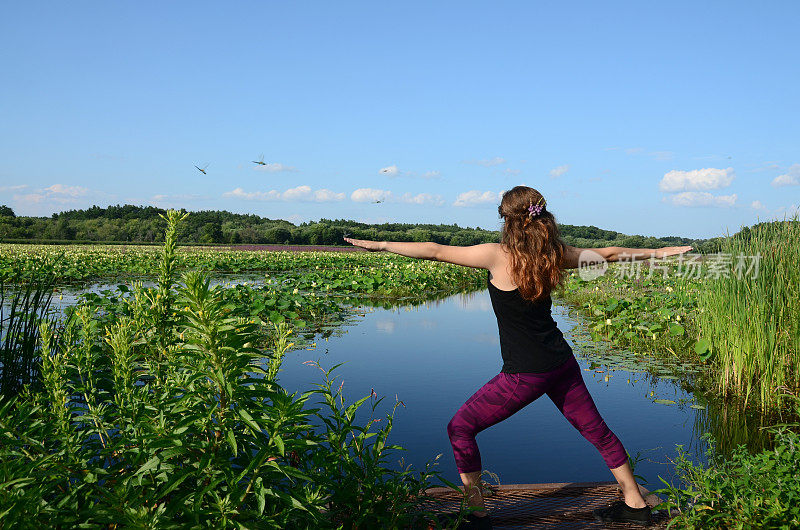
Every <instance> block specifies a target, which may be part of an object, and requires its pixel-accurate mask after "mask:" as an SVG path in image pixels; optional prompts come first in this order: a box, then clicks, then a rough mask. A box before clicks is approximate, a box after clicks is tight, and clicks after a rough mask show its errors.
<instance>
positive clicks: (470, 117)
mask: <svg viewBox="0 0 800 530" xmlns="http://www.w3.org/2000/svg"><path fill="white" fill-rule="evenodd" d="M798 16H800V4H798V3H796V2H788V1H787V2H768V3H755V2H730V1H728V2H677V1H674V2H662V3H659V4H655V3H651V2H648V3H644V2H603V3H600V2H585V3H583V2H547V3H543V2H493V3H489V2H410V1H409V2H403V3H394V4H392V5H388V4H385V3H377V2H252V3H248V2H128V3H124V4H123V3H120V2H88V1H87V2H70V3H64V2H36V1H32V2H14V3H8V4H6V5H5V6H4V8H3V12H2V17H0V68H2V72H3V76H2V77H3V82H2V83H0V116H2V119H0V203H5V204H8V205H9V206H11V207H12V208H14V210H15V211H16V212H17V213H18V214H26V215H49V214H51V213H52V212H54V211H61V210H65V209H72V208H83V207H87V206H89V205H92V204H99V205H102V206H105V205H108V204H118V203H119V204H122V203H133V204H154V205H158V206H164V207H185V208H187V209H190V210H200V209H227V210H230V211H234V212H250V213H256V214H259V215H263V216H266V217H270V218H284V219H289V220H291V221H293V222H300V221H308V220H316V219H319V218H321V217H325V218H346V219H356V220H362V221H365V222H384V221H399V222H431V223H447V224H451V223H458V224H459V225H462V226H480V227H483V228H492V229H494V228H497V227H498V224H499V219H498V216H497V209H496V205H497V203H498V193H499V192H501V191H502V190H505V189H508V188H510V187H512V186H514V185H516V184H526V185H529V186H533V187H535V188H537V189H539V190H540V191H541V192H542V193H543V194H544V195H545V197H546V198H547V199H548V207H549V209H550V210H551V211H553V212H554V213H555V215H556V216H557V218H558V220H559V221H560V222H563V223H569V224H592V225H596V226H600V227H602V228H606V229H612V230H618V231H621V232H625V233H641V234H644V235H656V236H665V235H685V236H689V237H710V236H714V235H718V234H721V233H724V232H725V230H726V229H727V230H730V231H735V230H737V229H738V228H739V227H740V226H741V225H749V224H752V223H754V222H757V220H759V219H762V220H763V219H769V218H773V217H776V216H777V217H779V218H782V217H783V216H784V215H785V214H786V213H788V212H791V211H794V210H796V209H797V205H798V204H800V149H799V146H800V128H798V123H799V122H800V119H799V118H800V97H798V93H799V92H800V63H799V62H798V60H797V53H798V41H797V37H796V29H797V28H796V21H797V20H798ZM792 35H795V37H792ZM262 154H263V156H264V162H265V163H267V165H265V166H258V165H256V164H253V163H252V161H253V160H259V157H260V156H261V155H262ZM194 164H197V165H199V166H200V167H204V166H205V165H206V164H208V169H207V174H206V175H203V174H201V173H200V172H199V171H197V170H196V169H195V168H194V167H193V166H194ZM376 200H382V202H380V203H376V202H374V201H376Z"/></svg>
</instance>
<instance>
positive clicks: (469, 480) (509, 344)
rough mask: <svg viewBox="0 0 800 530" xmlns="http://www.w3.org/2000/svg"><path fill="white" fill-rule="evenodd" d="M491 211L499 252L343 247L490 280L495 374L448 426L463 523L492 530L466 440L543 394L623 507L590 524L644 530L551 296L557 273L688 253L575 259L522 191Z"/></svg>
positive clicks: (637, 496) (428, 246)
mask: <svg viewBox="0 0 800 530" xmlns="http://www.w3.org/2000/svg"><path fill="white" fill-rule="evenodd" d="M498 211H499V213H500V217H502V218H503V219H504V221H505V222H504V223H503V227H502V231H501V242H500V243H486V244H482V245H474V246H470V247H457V246H447V245H439V244H437V243H403V242H393V241H365V240H358V239H352V238H345V240H346V241H347V242H348V243H351V244H353V245H356V246H359V247H363V248H365V249H368V250H385V251H388V252H393V253H395V254H400V255H403V256H409V257H412V258H422V259H433V260H437V261H445V262H448V263H454V264H456V265H463V266H466V267H475V268H481V269H487V270H488V271H489V273H488V279H487V284H488V289H489V295H490V298H491V301H492V307H493V309H494V312H495V315H496V316H497V323H498V329H499V332H500V352H501V355H502V358H503V368H502V371H501V373H500V374H499V375H497V376H496V377H494V378H493V379H492V380H490V381H489V382H488V383H486V385H484V386H483V387H482V388H481V389H480V390H478V391H477V392H476V393H475V394H474V395H473V396H472V397H471V398H469V400H467V402H466V403H464V405H462V406H461V408H460V409H459V410H458V412H457V413H456V415H455V416H454V417H453V419H452V420H451V421H450V423H449V424H448V426H447V433H448V435H449V437H450V442H451V444H452V446H453V454H454V456H455V460H456V465H457V467H458V470H459V473H460V475H461V481H462V482H463V483H464V486H465V490H466V492H467V496H468V503H469V505H470V506H473V507H477V508H478V509H477V510H476V511H474V512H473V513H472V514H471V515H470V516H469V517H468V521H469V524H470V525H471V526H473V527H475V528H479V527H489V528H490V527H491V524H490V523H489V518H488V515H487V512H486V509H485V505H484V502H483V497H482V495H481V491H480V487H479V484H480V476H481V470H482V467H481V459H480V452H479V451H478V446H477V444H476V443H475V435H476V434H477V433H479V432H481V431H482V430H484V429H486V428H487V427H490V426H492V425H495V424H496V423H498V422H500V421H502V420H504V419H506V418H508V417H509V416H511V415H512V414H514V413H515V412H517V411H519V410H520V409H522V408H523V407H524V406H526V405H527V404H529V403H531V402H532V401H534V400H535V399H537V398H539V397H540V396H541V395H542V394H547V396H548V397H549V398H550V399H551V400H552V401H553V403H554V404H555V405H556V407H558V409H559V410H560V411H561V412H562V413H563V414H564V416H565V417H566V418H567V420H569V422H570V423H571V424H572V425H573V426H574V427H575V428H576V429H578V431H579V432H580V433H581V434H582V435H583V436H584V437H585V438H586V439H587V440H589V442H591V443H592V444H593V445H594V446H595V447H596V448H597V449H598V450H599V451H600V454H601V455H602V457H603V459H604V460H605V463H606V465H608V467H609V469H610V470H611V473H612V474H613V475H614V478H616V480H617V482H619V485H620V486H621V488H622V492H623V494H624V497H625V500H624V501H619V502H617V503H615V504H613V505H612V506H611V507H609V508H605V509H603V510H595V518H597V519H598V520H600V521H603V522H640V523H647V522H648V520H649V517H650V508H648V507H647V505H646V503H645V501H644V499H643V498H642V495H641V493H640V491H639V487H638V485H637V484H636V481H635V480H634V478H633V472H632V471H631V467H630V464H629V463H628V458H627V453H626V451H625V449H624V447H623V446H622V444H621V443H620V441H619V439H617V437H616V436H615V435H614V433H613V432H611V431H610V430H609V428H608V427H607V426H606V424H605V422H604V421H603V418H602V417H600V414H599V413H598V412H597V408H596V407H595V404H594V402H593V401H592V398H591V396H590V395H589V391H588V390H587V388H586V385H585V384H584V382H583V377H582V375H581V370H580V367H579V366H578V363H577V361H576V360H575V357H574V355H573V354H572V350H571V348H570V346H569V344H568V343H567V342H566V340H565V339H564V337H563V335H562V334H561V332H560V331H559V330H558V328H557V327H556V323H555V321H554V320H553V318H552V316H551V314H550V306H551V299H550V292H551V291H552V290H553V289H555V288H557V287H559V286H561V285H562V284H563V278H564V270H565V269H570V268H576V267H578V265H579V264H580V265H585V264H591V263H601V262H602V261H603V260H605V261H618V260H620V259H646V258H650V257H656V258H663V257H666V256H671V255H676V254H681V253H684V252H687V251H689V250H691V247H665V248H661V249H658V250H655V249H629V248H620V247H607V248H597V249H590V252H586V251H585V250H584V251H581V250H578V249H576V248H574V247H571V246H569V245H566V244H564V243H563V242H562V241H561V239H560V237H559V232H558V226H557V225H556V220H555V217H554V216H553V214H552V213H551V212H549V211H548V210H547V209H546V202H545V200H544V197H542V195H541V194H540V193H539V192H538V191H536V190H535V189H533V188H529V187H526V186H517V187H515V188H513V189H511V190H509V191H507V192H505V193H504V194H503V198H502V200H501V202H500V206H499V208H498ZM587 258H588V259H587Z"/></svg>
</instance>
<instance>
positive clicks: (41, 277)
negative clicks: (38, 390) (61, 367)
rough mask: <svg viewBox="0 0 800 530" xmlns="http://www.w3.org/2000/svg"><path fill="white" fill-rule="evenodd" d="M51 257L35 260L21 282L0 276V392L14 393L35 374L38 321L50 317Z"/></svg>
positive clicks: (37, 363) (51, 296)
mask: <svg viewBox="0 0 800 530" xmlns="http://www.w3.org/2000/svg"><path fill="white" fill-rule="evenodd" d="M56 279H57V278H56V274H55V272H54V267H53V260H46V261H43V262H42V263H40V264H39V266H38V267H36V268H35V269H34V270H32V271H31V273H30V274H29V275H28V276H27V279H26V280H25V281H24V282H22V283H21V284H14V283H9V284H6V283H5V282H4V281H3V280H2V278H0V396H14V395H16V394H17V393H18V392H19V391H20V389H21V388H22V387H23V386H25V385H29V384H35V383H36V382H37V381H38V378H39V350H40V348H39V321H40V320H42V319H49V320H52V319H53V316H52V313H51V310H50V304H51V302H52V299H53V288H54V286H55V284H56Z"/></svg>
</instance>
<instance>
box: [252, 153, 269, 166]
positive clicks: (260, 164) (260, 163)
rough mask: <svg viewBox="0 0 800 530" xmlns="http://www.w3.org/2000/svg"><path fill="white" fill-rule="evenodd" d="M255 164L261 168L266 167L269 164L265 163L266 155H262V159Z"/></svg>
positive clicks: (254, 161)
mask: <svg viewBox="0 0 800 530" xmlns="http://www.w3.org/2000/svg"><path fill="white" fill-rule="evenodd" d="M253 163H254V164H258V165H259V166H266V165H267V163H266V162H264V155H261V158H259V159H258V160H253Z"/></svg>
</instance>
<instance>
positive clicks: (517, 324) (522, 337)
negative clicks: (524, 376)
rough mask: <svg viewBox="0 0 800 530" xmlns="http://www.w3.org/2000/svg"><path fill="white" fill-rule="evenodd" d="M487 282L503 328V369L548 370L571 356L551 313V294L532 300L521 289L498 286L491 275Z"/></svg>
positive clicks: (498, 320)
mask: <svg viewBox="0 0 800 530" xmlns="http://www.w3.org/2000/svg"><path fill="white" fill-rule="evenodd" d="M486 283H487V284H488V286H489V297H490V298H491V300H492V309H494V314H495V316H497V328H498V330H499V331H500V354H501V355H502V356H503V369H502V371H503V372H505V373H510V374H515V373H530V372H534V373H541V372H549V371H550V370H555V369H556V368H558V367H559V366H561V365H562V364H563V363H565V362H566V361H568V360H569V358H570V357H572V348H570V346H569V343H567V341H566V339H564V335H563V334H562V333H561V331H560V330H559V329H558V327H557V326H556V321H555V320H553V317H552V315H551V314H550V308H551V306H552V300H551V299H550V295H548V296H546V297H545V298H542V299H541V300H538V301H536V302H532V301H530V300H526V299H524V298H523V297H522V295H521V294H520V292H519V289H514V290H513V291H504V290H502V289H498V288H497V287H495V285H494V284H493V283H492V282H490V281H489V276H488V275H487V276H486Z"/></svg>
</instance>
